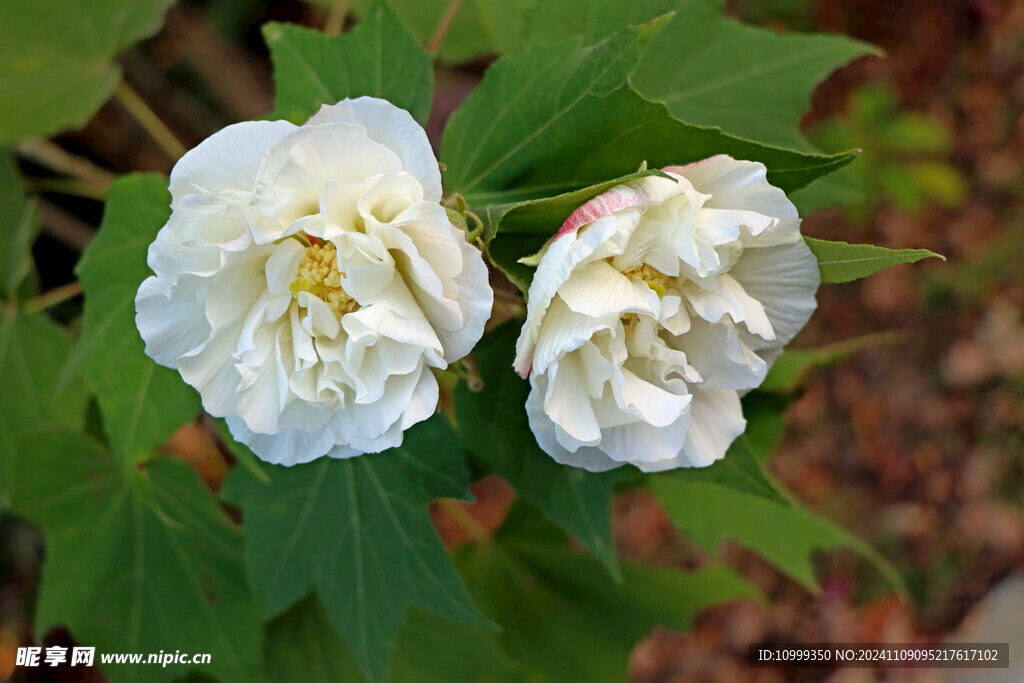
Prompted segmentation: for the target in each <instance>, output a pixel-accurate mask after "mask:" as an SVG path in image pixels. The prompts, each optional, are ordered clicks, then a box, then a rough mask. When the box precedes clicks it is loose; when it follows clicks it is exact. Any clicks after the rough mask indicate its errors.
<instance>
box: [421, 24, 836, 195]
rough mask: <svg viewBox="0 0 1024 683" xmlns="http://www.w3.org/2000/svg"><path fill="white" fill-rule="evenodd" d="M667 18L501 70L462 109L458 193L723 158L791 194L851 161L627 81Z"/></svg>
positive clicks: (445, 149) (575, 185)
mask: <svg viewBox="0 0 1024 683" xmlns="http://www.w3.org/2000/svg"><path fill="white" fill-rule="evenodd" d="M662 24H664V19H662V20H659V21H656V22H653V23H651V24H648V25H645V26H641V27H635V28H630V29H627V30H625V31H623V32H621V33H618V34H616V35H614V36H612V37H610V38H608V39H607V40H605V41H603V42H602V43H599V44H598V45H595V46H593V47H588V48H584V47H581V44H580V41H579V40H575V41H569V42H566V43H560V44H557V45H553V46H548V47H542V48H538V49H536V50H533V51H531V52H528V53H526V54H523V55H519V56H515V57H505V58H503V59H501V60H499V61H498V62H496V63H495V64H494V65H493V66H492V67H491V68H490V69H489V70H488V72H487V74H486V75H485V76H484V80H483V82H482V83H481V84H480V86H479V87H478V88H477V89H476V90H475V91H474V92H473V94H472V95H470V96H469V98H468V99H467V100H466V102H465V103H464V104H463V105H462V106H461V107H460V108H459V109H458V111H456V112H455V113H454V114H453V115H452V117H451V119H450V121H449V124H448V128H447V130H446V131H445V134H444V139H443V140H442V144H441V158H442V160H443V161H444V162H445V164H446V166H447V168H448V171H447V173H446V175H445V186H446V189H447V191H448V192H449V194H451V193H456V192H457V193H460V194H462V195H463V196H464V197H465V198H466V200H467V201H468V202H469V203H470V204H471V205H474V206H478V207H482V206H485V205H488V204H502V203H507V202H509V201H521V200H525V199H531V198H540V197H549V196H552V195H555V194H559V193H563V192H571V191H574V190H577V189H580V188H584V187H587V186H590V185H594V184H597V183H601V182H605V181H607V180H608V179H609V178H616V177H621V176H624V175H627V174H629V173H632V172H633V171H635V170H636V169H637V168H639V167H641V166H642V164H643V163H645V162H646V163H647V164H648V166H649V167H651V168H658V167H662V166H666V165H671V164H685V163H688V162H691V161H697V160H700V159H704V158H707V157H709V156H712V155H714V154H730V155H732V156H734V157H736V158H741V159H750V160H754V161H760V162H762V163H764V164H765V165H766V166H767V167H768V169H769V174H768V178H769V181H770V182H772V183H773V184H774V185H776V186H778V187H781V188H782V189H783V190H786V191H791V190H794V189H796V188H799V187H802V186H803V185H805V184H807V183H809V182H811V181H812V180H814V179H815V178H817V177H820V176H822V175H825V174H826V173H829V172H831V171H834V170H836V169H838V168H840V167H842V166H844V165H845V164H847V163H849V161H850V160H852V159H853V158H854V156H855V153H852V152H851V153H847V154H839V155H834V156H824V155H815V154H802V153H798V152H792V151H789V150H782V149H776V148H772V147H767V146H765V145H761V144H759V143H756V142H752V141H749V140H742V139H740V138H736V137H732V136H730V135H726V134H724V133H722V132H721V131H720V130H718V129H714V128H701V127H699V126H693V125H690V124H686V123H683V122H682V121H679V120H677V119H674V118H673V117H672V116H671V114H669V112H668V109H667V108H666V107H665V105H663V104H658V103H654V102H649V101H647V100H645V99H644V98H643V97H641V96H640V95H639V94H637V92H636V91H635V90H633V89H632V88H630V87H629V85H628V83H627V79H628V77H629V75H630V73H631V72H632V71H633V69H634V67H635V66H636V62H637V61H638V60H639V58H640V56H641V55H642V53H643V51H644V48H645V47H646V45H647V43H649V41H650V39H651V37H652V36H653V34H654V33H655V32H656V31H657V29H658V28H659V26H660V25H662Z"/></svg>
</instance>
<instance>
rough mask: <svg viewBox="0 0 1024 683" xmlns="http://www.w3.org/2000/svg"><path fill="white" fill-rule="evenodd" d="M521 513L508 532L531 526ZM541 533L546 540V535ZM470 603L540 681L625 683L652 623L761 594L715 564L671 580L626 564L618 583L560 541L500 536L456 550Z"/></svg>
mask: <svg viewBox="0 0 1024 683" xmlns="http://www.w3.org/2000/svg"><path fill="white" fill-rule="evenodd" d="M521 510H522V508H518V509H516V510H513V513H512V514H511V515H510V520H509V523H508V526H509V527H517V526H518V527H519V528H520V529H523V528H524V527H525V528H527V529H529V526H528V525H527V524H525V523H523V522H522V521H521V520H516V519H514V518H515V517H517V516H521V515H520V514H519V512H520V511H521ZM542 533H543V532H542ZM459 565H460V567H461V568H462V570H463V574H464V576H465V577H466V582H467V584H468V585H469V586H470V590H471V591H472V593H473V597H474V598H475V599H476V600H477V602H478V603H479V604H480V605H481V607H482V608H483V609H484V611H485V612H486V613H487V614H488V615H490V616H491V617H492V618H493V619H494V620H495V621H496V622H498V623H499V624H500V625H501V626H502V629H503V633H502V640H503V641H504V644H505V647H506V649H507V651H508V652H509V654H510V655H511V656H512V657H513V658H515V659H516V660H518V661H520V662H521V663H522V664H523V668H524V669H525V670H526V671H528V672H529V673H530V675H531V680H538V681H623V680H627V678H628V675H627V666H626V665H627V660H628V657H629V653H630V651H631V650H632V648H633V647H634V646H635V645H636V643H637V641H638V640H639V639H640V638H642V637H643V636H644V635H645V634H647V633H648V632H649V631H650V629H651V628H652V627H654V626H655V625H656V624H663V625H665V626H668V627H669V628H674V629H687V628H689V627H690V626H691V625H692V622H693V619H694V617H695V616H696V614H697V612H698V611H700V610H701V609H702V608H704V607H706V606H708V605H711V604H715V603H719V602H723V601H726V600H734V599H739V598H757V597H758V592H757V590H756V589H755V588H753V587H752V586H751V585H750V584H748V583H747V582H746V580H744V579H743V578H741V577H740V576H739V575H737V574H736V573H734V572H733V571H732V570H730V569H728V568H726V567H723V566H718V565H712V566H708V567H704V568H702V569H699V570H696V571H690V572H677V571H672V570H667V569H659V568H655V567H647V566H642V565H637V564H632V563H623V565H622V574H623V579H624V580H623V581H622V582H619V583H616V582H615V581H614V580H613V579H612V578H611V577H610V576H609V575H608V573H607V572H605V571H604V570H603V569H602V567H601V565H600V564H599V563H598V562H596V561H594V560H593V559H591V558H589V557H586V556H583V555H580V554H579V553H576V552H573V551H571V550H569V549H568V548H566V547H565V544H564V543H558V542H552V541H542V540H536V539H535V538H533V534H530V535H529V536H525V535H513V534H511V533H509V532H508V531H506V530H505V529H503V530H502V533H501V534H500V535H499V537H498V538H497V539H495V541H494V542H492V543H486V544H478V545H473V546H468V547H466V548H464V549H463V550H461V551H460V554H459Z"/></svg>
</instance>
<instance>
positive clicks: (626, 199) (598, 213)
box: [555, 183, 647, 239]
mask: <svg viewBox="0 0 1024 683" xmlns="http://www.w3.org/2000/svg"><path fill="white" fill-rule="evenodd" d="M645 201H647V192H645V191H644V190H642V189H641V188H640V187H638V186H636V185H634V184H631V183H625V184H623V185H617V186H615V187H613V188H612V189H610V190H607V191H605V192H602V193H601V194H599V195H597V196H596V197H594V198H593V199H591V200H589V201H587V202H586V203H584V204H582V205H581V206H580V207H579V208H578V209H576V210H575V211H573V212H572V214H571V215H570V216H569V217H568V218H566V219H565V223H562V227H561V228H559V229H558V232H556V233H555V239H558V238H559V237H561V236H562V235H565V234H567V233H570V232H576V231H577V230H579V229H580V228H582V227H583V226H584V225H589V224H590V223H593V222H594V221H596V220H597V219H598V218H602V217H604V216H610V215H611V214H613V213H615V212H616V211H621V210H622V209H628V208H630V207H633V206H637V205H639V204H643V203H644V202H645Z"/></svg>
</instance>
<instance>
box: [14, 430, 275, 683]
mask: <svg viewBox="0 0 1024 683" xmlns="http://www.w3.org/2000/svg"><path fill="white" fill-rule="evenodd" d="M20 445H21V448H22V449H24V450H25V451H26V452H31V454H32V457H30V458H29V457H26V458H21V459H20V460H19V461H18V468H17V471H18V489H17V491H16V494H15V498H14V505H13V510H14V512H15V513H16V514H18V515H20V516H23V517H25V518H26V519H29V520H31V521H33V522H36V523H37V524H39V525H40V526H42V528H43V532H44V537H45V539H46V563H45V565H44V567H43V577H42V584H41V588H40V595H39V603H38V606H37V615H36V630H37V633H39V634H43V633H45V632H46V631H47V630H48V629H50V628H52V627H54V626H57V625H60V624H63V625H66V626H67V627H68V628H69V629H70V631H71V633H72V635H73V636H74V637H75V639H76V641H78V642H80V643H82V644H86V645H89V646H95V647H96V649H97V651H98V652H107V653H109V652H142V653H148V652H158V651H159V650H164V651H168V652H173V651H175V650H181V651H182V652H188V653H196V652H204V653H210V655H211V662H210V663H209V664H204V665H202V667H201V669H200V670H201V672H202V673H205V674H210V675H214V676H218V677H222V678H223V679H224V680H252V678H253V676H254V675H255V672H256V670H257V668H258V666H259V657H260V651H261V642H260V641H261V633H260V625H259V613H258V612H257V610H256V608H255V606H254V604H253V602H252V598H251V596H250V594H249V591H248V588H247V587H246V583H245V574H244V569H243V565H242V533H241V530H240V529H239V528H238V527H237V526H236V525H234V524H233V523H232V522H231V521H230V520H229V519H228V518H227V517H226V516H225V515H224V513H223V511H222V510H221V509H220V508H219V507H218V506H217V504H216V501H215V500H214V499H213V496H212V495H211V494H210V491H209V490H208V489H207V488H206V487H205V486H204V485H203V483H202V482H201V481H200V479H199V476H198V475H197V474H196V472H195V470H193V469H192V468H190V467H188V466H187V465H185V464H184V463H181V462H179V461H176V460H171V459H170V458H157V459H154V460H152V461H150V462H149V463H148V464H147V466H146V467H145V469H138V468H135V467H128V466H125V465H123V464H122V463H120V462H118V461H117V460H116V459H115V458H114V456H113V455H112V454H111V453H110V452H109V451H107V450H106V449H104V448H103V447H102V446H100V445H99V444H98V443H97V442H95V441H94V440H92V439H91V438H90V437H87V436H83V435H75V434H70V433H66V432H60V431H58V432H54V431H53V430H45V431H40V432H38V433H35V434H32V435H28V436H26V437H25V438H23V439H22V440H20ZM96 663H97V664H99V657H98V656H97V662H96ZM187 668H188V667H186V666H184V665H180V664H179V665H174V664H172V665H170V666H167V667H166V668H161V667H157V666H138V665H134V666H133V665H122V666H116V665H110V666H108V667H105V670H104V674H105V675H106V676H107V677H108V678H109V679H110V680H112V681H166V680H171V679H174V678H178V677H180V676H181V675H183V674H184V673H185V671H186V670H187Z"/></svg>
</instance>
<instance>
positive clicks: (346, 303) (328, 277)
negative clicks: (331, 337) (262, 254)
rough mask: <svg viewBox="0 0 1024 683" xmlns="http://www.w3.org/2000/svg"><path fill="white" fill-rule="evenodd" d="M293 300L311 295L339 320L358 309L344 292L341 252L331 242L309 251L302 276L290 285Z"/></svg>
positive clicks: (307, 251)
mask: <svg viewBox="0 0 1024 683" xmlns="http://www.w3.org/2000/svg"><path fill="white" fill-rule="evenodd" d="M288 289H289V290H291V293H292V296H294V297H296V298H298V296H299V292H309V293H310V294H312V295H313V296H315V297H317V298H318V299H320V300H321V301H323V302H324V303H325V304H327V305H328V306H329V307H330V309H331V310H332V311H334V312H335V314H337V315H338V316H342V315H345V314H346V313H351V312H353V311H355V310H357V309H358V308H359V304H358V303H357V302H356V300H355V299H353V298H352V297H350V296H349V295H348V294H347V293H346V292H345V290H344V289H342V288H341V272H340V271H339V270H338V250H337V249H336V248H335V246H334V244H332V243H331V242H328V241H323V242H318V243H316V244H313V245H312V246H308V247H306V255H305V256H304V257H303V259H302V261H301V262H300V263H299V275H298V277H296V278H295V279H294V280H292V283H291V284H290V285H288Z"/></svg>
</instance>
